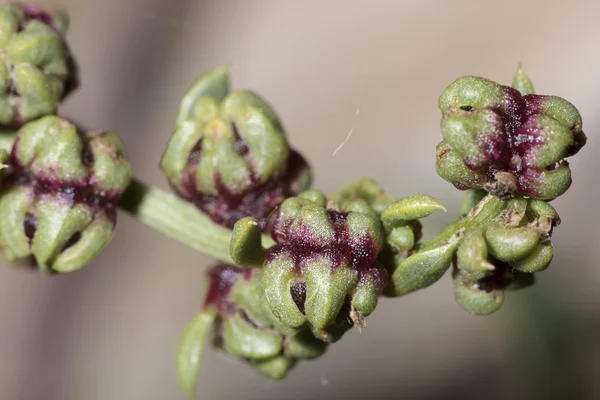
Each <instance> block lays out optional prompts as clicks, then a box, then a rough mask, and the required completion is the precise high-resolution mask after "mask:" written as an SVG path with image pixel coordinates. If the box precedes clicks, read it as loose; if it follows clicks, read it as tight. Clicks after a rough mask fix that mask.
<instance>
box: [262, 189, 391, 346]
mask: <svg viewBox="0 0 600 400" xmlns="http://www.w3.org/2000/svg"><path fill="white" fill-rule="evenodd" d="M269 228H270V231H271V236H272V237H273V239H274V240H275V242H276V243H277V244H276V245H275V246H274V247H272V248H271V249H269V251H268V253H267V258H266V261H265V264H264V266H263V276H262V285H263V288H264V291H265V298H266V300H267V303H268V304H269V306H270V308H271V310H272V313H273V315H274V316H275V317H276V318H277V319H278V320H279V321H280V322H281V323H282V324H284V325H287V326H289V327H291V328H300V327H302V326H304V325H305V324H306V323H307V322H308V324H309V325H310V327H311V329H312V330H313V332H314V333H315V334H316V335H317V336H319V337H320V338H321V339H323V340H328V341H333V340H335V339H336V338H338V337H339V336H338V335H339V334H340V333H341V331H342V330H345V329H347V325H346V324H344V323H343V322H344V318H345V319H348V318H351V319H352V320H353V321H354V323H355V324H356V325H357V326H363V317H364V316H366V315H369V314H370V313H371V312H373V310H374V309H375V305H376V304H377V299H378V297H379V295H380V294H381V292H382V290H383V288H384V287H385V285H386V283H387V272H386V270H385V268H384V267H383V266H381V265H380V264H379V263H378V261H377V256H378V254H379V252H380V250H381V249H382V247H383V244H384V232H383V227H382V226H381V223H380V221H379V218H378V217H377V214H376V213H375V212H374V211H373V210H372V209H371V208H370V207H369V205H368V203H367V201H366V200H365V199H362V198H359V199H357V200H356V201H350V200H349V199H346V200H344V201H342V204H336V203H334V202H331V201H330V202H326V201H325V197H324V196H323V195H322V194H319V193H316V192H308V193H304V194H301V195H300V196H298V197H293V198H290V199H287V200H286V201H285V202H284V203H283V204H282V205H281V207H280V208H279V209H278V210H277V212H276V213H275V214H274V216H273V219H272V222H271V223H270V225H269ZM346 305H350V308H349V309H347V308H346ZM342 327H343V329H342Z"/></svg>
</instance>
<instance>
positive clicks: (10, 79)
mask: <svg viewBox="0 0 600 400" xmlns="http://www.w3.org/2000/svg"><path fill="white" fill-rule="evenodd" d="M67 28H68V17H67V14H66V13H64V12H63V11H60V10H52V11H48V10H44V9H41V8H39V7H37V6H33V5H28V4H21V3H14V4H3V5H0V48H1V49H2V54H3V56H2V59H1V60H0V125H3V126H21V125H22V124H23V123H25V122H28V121H31V120H33V119H35V118H38V117H41V116H44V115H48V114H53V113H55V112H56V109H57V107H58V104H59V102H60V101H61V100H62V99H64V98H65V97H66V96H67V95H68V94H69V93H70V92H71V91H72V90H73V89H75V88H76V86H77V71H76V66H75V63H74V61H73V58H72V57H71V54H70V52H69V49H68V46H67V44H66V42H65V39H64V35H65V33H66V31H67Z"/></svg>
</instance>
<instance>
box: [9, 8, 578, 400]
mask: <svg viewBox="0 0 600 400" xmlns="http://www.w3.org/2000/svg"><path fill="white" fill-rule="evenodd" d="M67 26H68V18H67V17H66V13H64V12H63V11H58V10H45V9H42V8H39V7H37V6H33V5H26V4H22V3H11V4H7V5H2V6H0V47H2V49H3V50H4V51H3V52H2V54H3V56H2V59H1V60H0V61H1V62H0V219H1V220H2V222H3V223H2V225H0V249H1V250H2V253H3V254H4V257H5V259H6V260H7V261H9V262H10V263H13V264H14V265H16V266H21V265H26V266H35V267H36V268H37V269H38V270H39V271H41V272H42V273H45V274H47V275H52V276H56V275H60V274H63V273H68V272H73V271H76V270H78V269H80V268H82V267H84V266H85V265H87V264H89V263H90V262H91V261H92V260H93V259H94V258H95V257H96V255H98V254H99V253H100V252H101V251H102V250H103V249H104V248H105V247H106V246H107V245H109V243H110V241H111V239H112V237H113V234H114V231H115V229H116V223H117V210H118V209H121V210H122V211H124V212H127V213H129V214H131V215H132V216H134V217H135V218H137V219H138V220H139V221H140V222H142V223H144V224H145V225H147V226H148V227H150V228H153V229H156V230H158V231H159V232H161V233H163V234H165V235H166V236H168V237H170V238H173V239H175V240H178V241H180V242H182V243H184V244H186V245H188V246H190V247H191V248H193V249H195V250H197V251H199V252H202V253H204V254H206V255H208V256H211V257H212V258H215V259H216V260H217V264H216V265H215V266H213V267H212V268H210V269H209V270H208V272H207V274H206V277H202V276H199V279H206V280H207V281H208V291H207V292H206V293H205V295H204V301H201V300H200V299H199V301H198V304H199V312H198V314H197V315H196V316H195V317H194V318H193V319H192V320H191V322H190V323H189V325H188V327H187V328H186V329H185V331H184V333H183V335H182V337H181V339H180V342H179V344H178V346H177V355H176V371H177V377H178V379H179V383H180V385H181V388H182V390H183V392H184V394H185V396H186V397H188V398H190V399H192V398H194V397H195V394H196V386H197V378H198V374H199V372H200V369H201V363H202V357H203V354H204V351H205V347H206V345H207V343H208V342H210V343H212V345H213V347H215V348H216V349H219V350H221V351H224V352H227V353H229V354H230V355H231V356H232V357H237V358H239V359H241V360H242V361H243V362H244V363H246V364H247V365H248V366H250V367H251V368H254V369H255V370H256V371H258V372H259V373H262V374H264V375H266V376H268V377H270V378H273V379H282V378H284V377H285V376H286V375H287V374H288V373H289V371H290V370H291V369H292V368H293V367H294V366H295V365H296V364H297V363H298V362H299V361H301V360H311V359H315V358H318V357H319V356H321V355H322V354H323V353H324V352H325V351H326V349H327V348H328V346H329V345H331V344H333V343H335V342H336V341H338V340H340V339H342V338H343V335H344V333H345V332H347V331H348V330H350V329H352V328H353V327H356V328H358V329H364V328H365V327H366V318H367V317H368V316H369V315H371V314H372V313H374V312H375V310H376V307H377V303H378V300H379V298H380V297H381V296H385V297H390V298H396V297H402V296H404V295H407V294H409V293H412V292H414V291H416V290H420V289H424V288H426V287H428V286H430V285H432V284H433V283H435V282H436V281H438V280H439V279H440V278H441V277H442V276H443V275H444V274H446V273H447V272H448V271H449V270H451V274H452V282H453V287H454V295H455V299H456V302H457V304H458V305H459V306H460V307H462V308H463V309H464V310H465V311H467V312H469V313H471V314H474V315H487V314H491V313H493V312H495V311H497V310H498V309H499V308H500V307H501V306H502V304H503V302H504V301H505V296H506V293H508V292H509V291H511V290H518V289H521V288H526V287H528V286H530V285H532V284H533V283H534V281H535V275H534V274H535V273H538V272H540V271H543V270H545V269H546V268H548V266H549V265H550V263H551V261H552V258H553V255H554V250H553V247H552V243H551V241H550V238H551V236H552V233H553V230H554V229H555V228H556V227H557V226H558V225H559V224H560V218H559V215H558V212H557V211H556V210H555V209H554V207H553V206H552V205H551V204H550V203H549V202H550V201H551V200H553V199H555V198H557V197H559V196H561V195H563V194H565V193H566V191H567V190H568V189H569V187H570V186H571V183H572V176H571V169H570V167H569V163H568V161H567V158H569V157H571V156H574V155H576V154H577V153H578V151H579V150H580V149H581V148H582V147H583V146H584V145H585V143H586V136H585V134H584V133H583V130H582V127H583V124H582V119H581V116H580V114H579V112H578V111H577V109H576V108H575V106H573V105H572V104H571V103H569V102H568V101H566V100H564V99H562V98H560V97H556V96H549V95H538V94H535V93H534V90H533V84H532V83H531V81H530V80H529V78H528V77H527V76H526V75H525V73H524V72H523V70H522V69H521V68H520V67H519V69H518V70H517V72H516V74H515V76H514V79H513V82H512V85H511V86H505V85H501V84H498V83H495V82H492V81H490V80H488V79H485V78H481V77H475V76H464V77H460V78H458V79H456V80H455V81H454V82H452V83H451V84H450V85H449V86H448V87H447V88H446V89H444V90H443V91H442V94H441V95H440V97H439V102H438V106H439V109H440V112H441V124H440V128H441V133H442V141H441V143H440V144H439V145H438V146H437V149H436V155H435V162H436V170H437V172H438V174H439V175H440V177H441V178H443V179H444V180H446V181H448V182H449V183H451V184H452V185H454V186H455V187H456V188H457V189H459V190H460V191H464V192H465V200H464V203H463V207H462V209H461V211H460V214H459V216H458V218H457V219H456V221H455V222H453V223H451V224H450V225H448V226H447V227H445V228H444V229H443V230H442V231H441V232H439V233H438V234H437V235H435V236H434V237H432V238H431V239H429V240H427V241H424V242H422V240H421V239H422V237H421V236H422V235H421V232H422V225H421V219H423V218H425V217H428V216H429V215H431V214H433V213H434V212H435V211H438V210H444V211H445V208H444V206H443V205H442V204H441V203H440V202H438V201H437V200H435V199H434V198H432V197H431V196H428V195H426V194H416V195H408V196H405V197H401V198H396V197H394V196H393V195H391V194H389V193H386V192H385V190H383V189H382V188H381V187H380V186H379V185H378V184H377V182H376V181H375V180H374V179H370V178H361V179H358V180H355V181H353V182H350V183H347V184H345V185H341V188H340V189H339V190H338V191H336V192H334V193H332V194H330V195H328V196H327V195H325V194H324V193H322V192H321V191H318V190H315V189H311V186H310V185H311V181H312V179H311V177H312V175H313V174H314V172H313V171H311V169H310V166H309V163H308V162H307V161H306V159H305V158H304V157H303V156H302V155H301V154H300V153H299V152H298V151H296V150H294V149H293V148H292V146H291V145H290V143H289V138H288V135H287V134H286V132H285V129H284V125H283V123H282V122H281V120H280V118H279V117H278V115H277V114H276V112H275V110H274V108H273V106H272V105H270V104H269V103H268V102H267V101H266V100H265V99H263V98H262V97H260V96H259V95H258V94H256V93H255V92H253V91H251V90H235V91H231V90H230V85H229V70H228V68H226V67H218V68H215V69H213V70H212V71H208V72H207V73H205V74H202V75H201V76H200V77H199V78H198V79H197V80H196V81H195V82H194V83H193V84H192V85H191V86H190V87H189V89H188V90H187V92H186V93H185V94H184V95H183V98H182V100H181V102H180V104H179V106H178V107H173V109H174V127H173V132H172V134H171V136H170V138H168V139H167V138H166V139H165V142H166V146H165V151H164V154H163V157H162V160H161V161H160V168H161V170H162V172H163V173H164V174H165V176H166V179H167V181H168V183H169V185H170V187H171V188H172V191H173V194H171V193H168V192H165V191H162V190H160V189H158V188H154V187H151V186H148V185H146V184H144V183H143V182H141V181H140V180H138V179H136V178H135V177H134V175H133V172H132V170H131V167H130V165H129V163H128V161H127V156H126V151H125V149H124V146H123V144H122V142H121V141H120V139H119V138H118V135H117V134H116V133H114V132H111V131H110V130H105V129H100V130H90V129H86V128H83V127H81V126H77V125H75V124H74V123H72V122H70V121H69V120H68V119H66V118H64V117H61V116H60V115H59V114H58V113H57V109H58V106H59V103H60V101H61V100H62V99H64V98H65V96H66V95H67V94H68V93H69V92H70V91H71V90H72V89H74V88H75V86H76V82H77V71H76V68H75V62H74V60H73V58H72V57H71V55H70V52H69V50H68V45H67V43H66V36H65V33H66V29H67ZM174 347H175V344H174Z"/></svg>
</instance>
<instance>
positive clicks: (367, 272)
mask: <svg viewBox="0 0 600 400" xmlns="http://www.w3.org/2000/svg"><path fill="white" fill-rule="evenodd" d="M358 276H359V282H361V283H363V282H365V281H367V280H368V279H372V281H373V282H374V283H375V286H376V287H377V291H378V293H379V294H381V293H382V292H383V289H385V287H386V286H387V284H388V282H389V279H390V277H389V274H388V272H387V270H386V269H385V268H384V267H383V266H382V265H381V264H380V263H379V262H377V261H376V262H374V263H373V264H371V265H369V266H367V267H360V268H358Z"/></svg>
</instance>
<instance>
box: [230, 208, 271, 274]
mask: <svg viewBox="0 0 600 400" xmlns="http://www.w3.org/2000/svg"><path fill="white" fill-rule="evenodd" d="M261 241H262V232H261V229H260V225H259V223H258V221H257V220H256V218H253V217H246V218H242V219H240V220H238V221H237V222H236V223H235V225H234V227H233V232H232V234H231V242H230V244H229V254H230V255H231V259H232V260H233V261H234V262H235V263H236V264H237V265H240V266H247V267H261V266H262V265H263V264H264V262H265V257H266V255H267V250H266V249H265V248H263V247H262V244H261Z"/></svg>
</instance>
